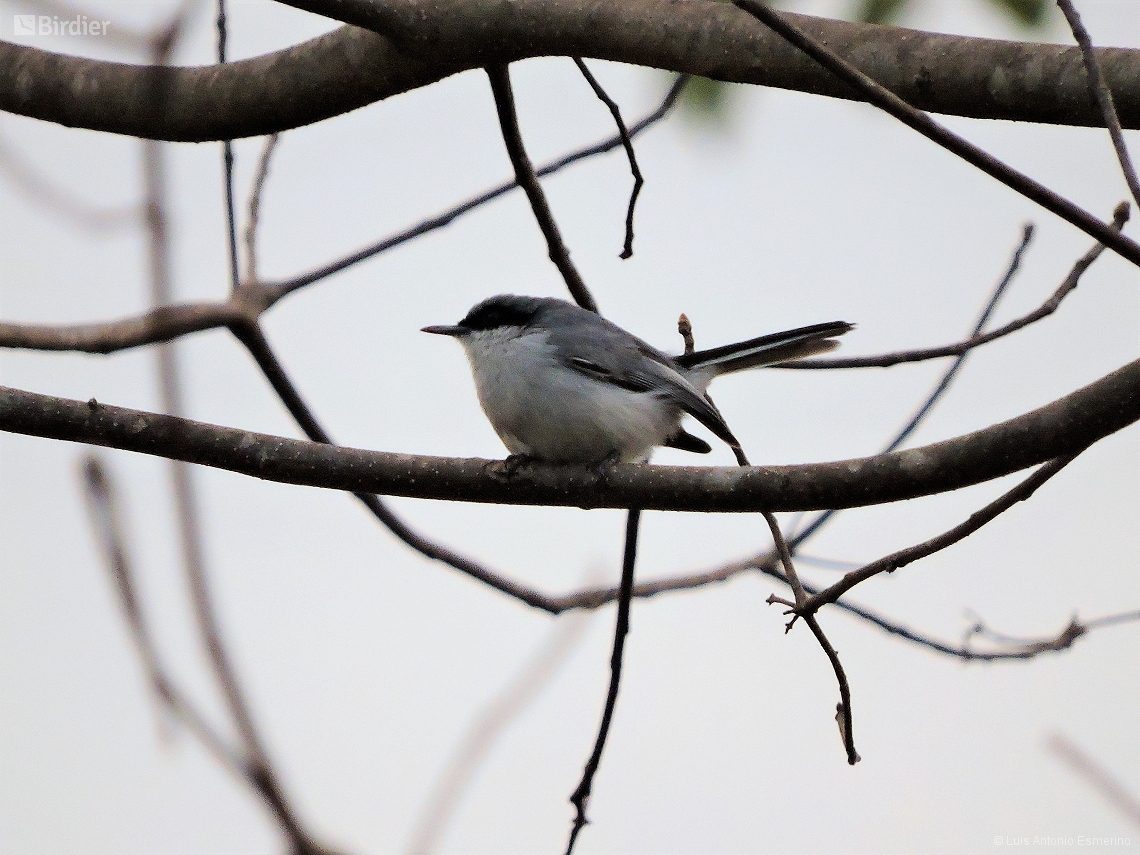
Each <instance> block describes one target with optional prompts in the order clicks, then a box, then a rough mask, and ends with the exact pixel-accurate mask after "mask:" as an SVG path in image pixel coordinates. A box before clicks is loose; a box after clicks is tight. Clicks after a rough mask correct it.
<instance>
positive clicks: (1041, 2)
mask: <svg viewBox="0 0 1140 855" xmlns="http://www.w3.org/2000/svg"><path fill="white" fill-rule="evenodd" d="M990 2H991V3H992V4H993V5H995V6H997V7H998V8H999V9H1002V10H1004V11H1006V12H1009V13H1010V14H1011V15H1012V16H1013V17H1015V18H1017V20H1018V21H1020V22H1021V23H1022V24H1024V25H1025V26H1027V27H1040V26H1043V25H1044V24H1045V13H1046V12H1047V11H1048V10H1049V7H1050V6H1052V5H1053V4H1052V3H1051V2H1049V0H990Z"/></svg>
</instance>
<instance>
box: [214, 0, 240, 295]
mask: <svg viewBox="0 0 1140 855" xmlns="http://www.w3.org/2000/svg"><path fill="white" fill-rule="evenodd" d="M215 25H216V27H217V32H218V64H219V65H225V64H226V42H227V40H228V38H229V28H228V27H227V26H226V0H218V16H217V19H216V21H215ZM222 186H223V188H224V190H225V203H226V247H227V249H228V250H229V260H230V292H231V293H232V292H234V291H236V290H237V289H238V285H239V283H240V282H241V273H240V271H239V270H238V248H237V213H236V211H235V210H234V208H235V206H234V144H233V140H222Z"/></svg>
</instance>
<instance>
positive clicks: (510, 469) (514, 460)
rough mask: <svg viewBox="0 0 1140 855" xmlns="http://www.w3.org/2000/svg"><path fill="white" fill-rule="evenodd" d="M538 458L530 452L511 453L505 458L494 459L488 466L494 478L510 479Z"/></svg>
mask: <svg viewBox="0 0 1140 855" xmlns="http://www.w3.org/2000/svg"><path fill="white" fill-rule="evenodd" d="M537 462H538V458H536V457H532V456H531V455H529V454H510V455H507V457H506V458H505V459H503V460H496V461H493V462H492V463H491V464H490V465H488V467H487V471H488V472H489V474H490V475H491V477H492V478H495V479H496V480H499V481H509V480H510V479H511V478H513V477H514V476H515V475H516V474H518V472H519V471H520V470H522V469H526V468H528V467H530V466H533V465H534V464H535V463H537Z"/></svg>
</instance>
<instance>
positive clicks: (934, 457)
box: [0, 360, 1140, 512]
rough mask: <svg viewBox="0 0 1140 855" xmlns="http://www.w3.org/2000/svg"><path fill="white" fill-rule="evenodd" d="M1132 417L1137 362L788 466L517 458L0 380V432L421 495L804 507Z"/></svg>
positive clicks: (1092, 432)
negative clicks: (423, 448)
mask: <svg viewBox="0 0 1140 855" xmlns="http://www.w3.org/2000/svg"><path fill="white" fill-rule="evenodd" d="M1137 419H1140V360H1137V361H1136V362H1131V363H1129V364H1128V365H1125V366H1124V367H1123V368H1120V369H1118V370H1117V371H1115V372H1113V373H1112V374H1109V375H1108V376H1106V377H1103V378H1101V379H1100V380H1098V381H1096V382H1095V383H1092V384H1090V385H1088V386H1086V387H1084V388H1083V389H1079V390H1077V391H1076V392H1073V393H1071V394H1069V395H1066V396H1065V397H1064V398H1061V399H1059V400H1057V401H1054V402H1053V403H1051V404H1048V405H1046V406H1044V407H1041V408H1039V409H1037V410H1034V411H1032V412H1029V413H1026V414H1025V415H1022V416H1018V417H1017V418H1014V419H1011V420H1009V421H1006V422H1001V423H1000V424H996V425H992V426H991V427H988V428H985V429H983V430H979V431H975V432H974V433H970V434H966V435H964V436H960V437H956V438H954V439H950V440H946V441H945V442H940V443H936V444H934V445H928V446H923V447H921V448H915V449H910V450H908V451H897V452H893V453H891V454H882V455H879V456H877V457H868V458H862V459H858V460H844V461H838V462H834V463H816V464H806V465H801V466H751V467H745V468H736V467H731V468H729V467H706V468H697V467H682V466H638V465H625V466H614V467H612V468H610V469H608V470H605V471H604V472H600V473H599V472H594V471H591V470H584V469H581V468H570V467H566V468H561V467H546V466H539V467H524V468H522V469H521V470H519V471H517V472H515V473H513V474H511V475H509V476H508V475H507V474H506V473H505V471H504V469H503V466H502V464H501V463H500V462H497V461H494V462H493V461H487V460H460V459H452V458H443V457H425V456H416V455H408V454H392V453H387V452H380V451H361V450H359V449H351V448H338V447H335V446H329V445H321V444H319V443H312V442H305V441H303V440H297V439H285V438H282V437H275V436H267V435H264V434H257V433H253V432H251V431H243V430H236V429H234V428H224V427H217V426H214V425H208V424H203V423H201V422H195V421H190V420H187V419H178V418H174V417H171V416H163V415H158V414H155V413H145V412H140V411H138V410H128V409H123V408H120V407H110V406H106V405H104V404H99V403H96V402H94V401H91V402H88V403H83V402H80V401H69V400H66V399H63V398H54V397H51V396H48V395H39V394H35V393H33V392H22V391H18V390H14V389H5V388H3V387H0V430H3V431H9V432H13V433H22V434H30V435H34V436H42V437H48V438H52V439H63V440H71V441H75V442H84V443H91V444H95V445H106V446H110V447H112V448H120V449H125V450H128V451H138V452H142V453H144V454H154V455H159V456H162V457H170V458H174V459H177V460H186V461H189V462H191V463H200V464H202V465H205V466H213V467H218V468H221V469H229V470H231V471H234V472H240V473H243V474H246V475H252V476H255V477H258V478H265V479H267V480H271V481H281V482H285V483H290V484H301V485H308V486H314V487H326V488H331V489H337V490H349V491H352V492H362V493H382V494H386V495H392V496H410V497H413V498H422V499H446V500H450V501H456V500H458V501H466V502H495V503H499V504H510V505H516V504H526V505H561V506H579V507H605V508H628V507H641V508H646V509H651V510H673V511H721V512H723V511H758V510H770V511H806V510H821V509H828V508H849V507H859V506H865V505H874V504H881V503H883V502H894V501H899V500H903V499H910V498H915V497H918V496H925V495H930V494H933V493H943V492H946V491H948V490H955V489H958V488H960V487H965V486H969V485H971V484H977V483H980V482H982V481H988V480H991V479H993V478H998V477H1001V476H1003V475H1007V474H1009V473H1011V472H1017V471H1019V470H1021V469H1025V468H1027V467H1029V466H1033V465H1035V464H1038V463H1043V462H1045V461H1047V460H1052V459H1053V458H1055V457H1060V456H1062V455H1068V454H1073V453H1076V452H1078V451H1080V450H1081V449H1083V448H1086V447H1087V446H1088V445H1090V444H1091V443H1093V442H1096V441H1097V440H1098V439H1101V438H1103V437H1105V436H1108V435H1109V434H1111V433H1114V432H1116V431H1118V430H1120V429H1122V428H1124V427H1126V426H1128V425H1130V424H1132V423H1133V422H1135V421H1137Z"/></svg>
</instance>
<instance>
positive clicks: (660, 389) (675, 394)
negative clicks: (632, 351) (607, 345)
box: [564, 351, 740, 448]
mask: <svg viewBox="0 0 1140 855" xmlns="http://www.w3.org/2000/svg"><path fill="white" fill-rule="evenodd" d="M654 353H656V352H655V351H654ZM639 355H648V354H639ZM658 356H660V354H658ZM661 359H668V357H661ZM624 361H625V360H623V361H622V362H624ZM628 361H629V362H630V363H631V364H634V365H637V366H638V367H637V368H633V369H630V368H624V369H623V368H622V367H621V362H619V361H618V360H616V359H606V358H605V357H601V358H599V357H595V358H586V357H584V356H568V357H567V358H566V359H565V362H564V364H565V365H566V367H568V368H570V369H572V370H574V371H577V372H578V373H580V374H584V375H585V376H587V377H592V378H593V379H595V380H598V381H601V382H603V383H610V384H612V385H614V386H618V387H620V388H622V389H628V390H629V391H631V392H643V393H647V394H651V395H656V396H658V397H660V398H663V399H665V400H668V401H670V402H672V403H674V404H676V405H677V406H678V407H680V408H681V409H682V410H684V411H685V412H686V413H688V414H689V415H691V416H692V417H693V418H695V419H696V420H697V421H699V422H700V423H701V424H703V425H704V426H705V427H707V428H708V429H709V430H711V431H712V432H713V433H714V434H716V435H717V437H719V438H720V439H722V440H724V441H725V442H727V443H728V444H729V445H730V446H732V447H733V448H740V443H739V442H738V441H737V439H736V437H735V436H733V435H732V431H731V430H729V428H728V425H727V424H725V421H724V417H723V416H722V415H721V414H720V411H718V410H717V408H716V407H715V406H713V403H712V402H711V401H710V400H708V398H706V397H705V396H704V395H702V394H701V393H700V392H698V391H697V390H696V388H694V387H693V385H692V384H691V383H690V382H689V381H688V380H686V379H685V378H684V377H683V376H682V375H681V373H680V372H679V371H677V370H676V369H675V368H673V367H672V366H671V365H669V364H668V363H667V362H664V361H658V360H657V359H652V358H651V359H640V358H639V359H637V360H628ZM606 363H608V364H606Z"/></svg>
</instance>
